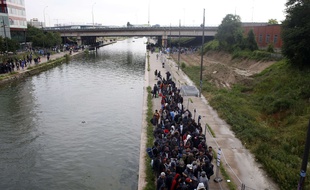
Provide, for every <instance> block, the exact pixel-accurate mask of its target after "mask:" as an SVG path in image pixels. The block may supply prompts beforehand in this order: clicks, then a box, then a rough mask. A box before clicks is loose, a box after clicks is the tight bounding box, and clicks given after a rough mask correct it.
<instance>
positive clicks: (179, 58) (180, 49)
mask: <svg viewBox="0 0 310 190" xmlns="http://www.w3.org/2000/svg"><path fill="white" fill-rule="evenodd" d="M180 37H181V20H179V53H178V70H180V53H181V44H180Z"/></svg>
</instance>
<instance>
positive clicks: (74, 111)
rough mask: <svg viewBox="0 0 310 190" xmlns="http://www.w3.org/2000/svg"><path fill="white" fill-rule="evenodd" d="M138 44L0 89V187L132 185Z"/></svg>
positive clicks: (140, 66)
mask: <svg viewBox="0 0 310 190" xmlns="http://www.w3.org/2000/svg"><path fill="white" fill-rule="evenodd" d="M145 42H146V39H144V38H139V39H126V40H124V41H120V42H117V43H115V44H113V45H109V46H105V47H102V48H100V49H99V50H98V52H97V53H96V54H95V53H90V54H89V55H88V56H80V57H78V58H76V59H74V60H72V61H71V62H70V63H69V64H63V65H61V66H58V67H56V68H53V69H51V70H48V71H46V72H44V73H41V74H39V75H36V76H33V77H29V78H26V79H25V80H23V81H21V82H18V83H14V84H10V85H6V86H4V87H1V88H0V106H1V107H0V189H9V190H10V189H12V190H15V189H19V190H22V189H27V190H28V189H31V190H35V189H57V190H61V189H66V190H67V189H74V190H79V189H83V190H84V189H85V190H86V189H87V190H92V189H94V190H96V189H107V190H110V189H111V190H117V189H120V190H122V189H124V190H125V189H126V190H127V189H132V190H136V189H137V186H138V167H139V147H140V132H141V121H142V104H143V102H142V101H143V84H144V68H145V53H146V50H145V49H146V47H145Z"/></svg>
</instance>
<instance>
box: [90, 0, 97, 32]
mask: <svg viewBox="0 0 310 190" xmlns="http://www.w3.org/2000/svg"><path fill="white" fill-rule="evenodd" d="M95 4H96V2H95V3H93V5H92V7H91V14H92V19H93V27H95V22H94V5H95Z"/></svg>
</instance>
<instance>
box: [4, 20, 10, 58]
mask: <svg viewBox="0 0 310 190" xmlns="http://www.w3.org/2000/svg"><path fill="white" fill-rule="evenodd" d="M6 26H7V25H6V24H5V23H4V18H3V17H2V27H3V32H4V38H5V47H6V53H8V51H9V49H8V39H7V36H6V30H5V27H6Z"/></svg>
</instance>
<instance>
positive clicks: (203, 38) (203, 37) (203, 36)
mask: <svg viewBox="0 0 310 190" xmlns="http://www.w3.org/2000/svg"><path fill="white" fill-rule="evenodd" d="M204 41H205V9H203V23H202V43H201V64H200V92H199V97H201V93H202V66H203V44H204Z"/></svg>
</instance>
